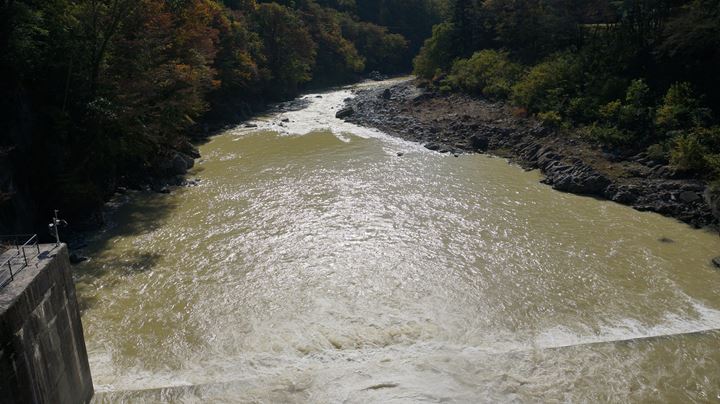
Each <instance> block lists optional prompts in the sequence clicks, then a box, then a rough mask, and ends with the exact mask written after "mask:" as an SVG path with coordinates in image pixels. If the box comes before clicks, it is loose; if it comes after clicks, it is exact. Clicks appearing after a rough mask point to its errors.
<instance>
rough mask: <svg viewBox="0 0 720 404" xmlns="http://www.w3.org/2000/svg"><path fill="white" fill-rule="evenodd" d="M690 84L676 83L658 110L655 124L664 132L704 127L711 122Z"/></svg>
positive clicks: (708, 112) (706, 110)
mask: <svg viewBox="0 0 720 404" xmlns="http://www.w3.org/2000/svg"><path fill="white" fill-rule="evenodd" d="M710 115H711V113H710V110H709V109H707V108H703V106H702V103H701V102H700V100H699V98H698V97H697V96H696V94H695V92H694V91H693V89H692V87H691V86H690V84H689V83H675V84H673V85H672V86H670V88H669V89H668V91H667V93H666V94H665V97H663V102H662V104H661V105H660V107H659V108H658V110H657V117H656V118H655V124H656V125H657V126H658V128H660V129H661V130H664V131H669V130H674V129H684V128H692V127H696V126H703V125H705V124H707V123H708V122H709V121H710V120H711V116H710Z"/></svg>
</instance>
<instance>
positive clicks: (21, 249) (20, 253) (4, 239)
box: [0, 234, 40, 288]
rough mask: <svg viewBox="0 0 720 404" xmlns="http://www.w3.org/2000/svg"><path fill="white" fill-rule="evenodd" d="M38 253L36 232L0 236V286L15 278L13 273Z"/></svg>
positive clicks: (23, 266) (22, 267)
mask: <svg viewBox="0 0 720 404" xmlns="http://www.w3.org/2000/svg"><path fill="white" fill-rule="evenodd" d="M38 255H40V244H39V243H38V237H37V234H19V235H13V236H0V288H3V287H5V286H6V285H7V284H8V283H10V282H12V281H14V280H15V275H16V274H17V273H18V272H20V271H22V270H23V269H24V268H25V267H26V266H28V263H29V262H30V261H31V260H32V259H33V258H35V257H37V256H38Z"/></svg>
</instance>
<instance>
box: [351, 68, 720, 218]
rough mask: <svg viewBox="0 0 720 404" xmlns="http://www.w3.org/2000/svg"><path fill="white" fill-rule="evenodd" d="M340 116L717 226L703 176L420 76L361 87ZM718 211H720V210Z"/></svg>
mask: <svg viewBox="0 0 720 404" xmlns="http://www.w3.org/2000/svg"><path fill="white" fill-rule="evenodd" d="M356 95H357V96H356V97H355V98H352V99H348V100H346V105H345V108H343V109H342V110H341V111H339V112H338V117H340V118H343V119H345V120H346V121H348V122H352V123H356V124H359V125H363V126H369V127H374V128H377V129H380V130H383V131H384V132H387V133H388V134H391V135H394V136H398V137H401V138H403V139H406V140H411V141H416V142H421V143H423V144H424V145H425V147H426V148H428V149H430V150H435V151H437V152H440V153H455V154H457V153H468V152H473V153H474V152H479V153H491V154H494V155H499V156H502V157H506V158H509V159H510V160H511V161H513V162H516V163H517V164H520V165H521V166H522V167H524V168H526V169H540V170H541V171H542V172H543V174H544V175H545V179H544V180H543V182H545V183H547V184H549V185H551V186H552V187H553V188H555V189H557V190H559V191H565V192H570V193H574V194H581V195H589V196H595V197H600V198H606V199H610V200H612V201H616V202H618V203H622V204H625V205H629V206H632V207H633V208H635V209H637V210H640V211H652V212H657V213H660V214H662V215H665V216H670V217H674V218H677V219H679V220H681V221H683V222H686V223H688V224H691V225H693V226H695V227H705V226H709V225H715V224H716V223H717V218H716V217H715V216H714V215H713V211H714V210H715V211H716V210H717V209H713V208H712V207H711V205H713V206H714V205H715V204H716V202H717V198H716V197H714V196H713V195H711V194H712V193H711V192H710V191H709V188H708V186H707V184H706V183H705V182H704V181H702V180H699V179H694V178H685V177H683V176H682V174H681V173H678V172H676V171H675V170H673V169H672V168H671V167H669V166H667V165H664V164H662V163H661V162H658V161H654V160H652V159H651V158H649V157H648V156H647V155H646V154H644V153H641V154H637V155H633V156H621V155H618V154H614V153H611V152H607V151H603V150H601V149H600V148H598V147H596V146H594V145H592V144H590V143H589V142H587V141H585V140H584V139H582V138H581V137H579V136H577V135H574V134H573V133H568V132H567V131H563V130H558V129H553V128H549V127H547V126H543V125H542V124H540V123H538V122H536V121H535V120H533V119H528V118H523V117H518V116H516V115H515V114H513V110H512V108H510V107H509V106H506V105H504V104H502V103H493V102H488V101H486V100H482V99H477V98H472V97H469V96H466V95H460V94H439V93H437V92H433V91H428V90H425V89H423V88H420V87H418V86H417V83H416V82H414V81H407V82H402V83H399V84H395V85H393V86H390V87H388V88H380V89H362V90H357V91H356ZM716 213H717V212H716Z"/></svg>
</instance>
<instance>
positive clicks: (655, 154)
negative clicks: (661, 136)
mask: <svg viewBox="0 0 720 404" xmlns="http://www.w3.org/2000/svg"><path fill="white" fill-rule="evenodd" d="M645 153H646V154H647V156H648V157H649V158H650V159H652V160H654V161H660V162H668V156H669V154H670V152H669V150H668V145H667V144H661V143H655V144H653V145H650V146H648V148H647V149H646V150H645Z"/></svg>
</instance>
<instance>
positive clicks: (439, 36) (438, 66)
mask: <svg viewBox="0 0 720 404" xmlns="http://www.w3.org/2000/svg"><path fill="white" fill-rule="evenodd" d="M454 33H455V27H454V26H453V24H452V23H442V24H438V25H436V26H434V27H433V30H432V37H430V38H429V39H427V40H426V41H425V44H424V45H423V47H422V49H420V53H419V54H418V55H417V56H416V57H415V60H413V66H414V68H415V69H414V73H415V74H416V75H418V76H419V77H422V78H424V79H428V80H430V79H432V78H433V77H434V76H436V75H437V71H438V70H440V71H447V69H448V68H449V67H450V66H451V64H452V61H453V59H454V57H455V54H454V53H453V51H452V49H453V38H454V35H455V34H454Z"/></svg>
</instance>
